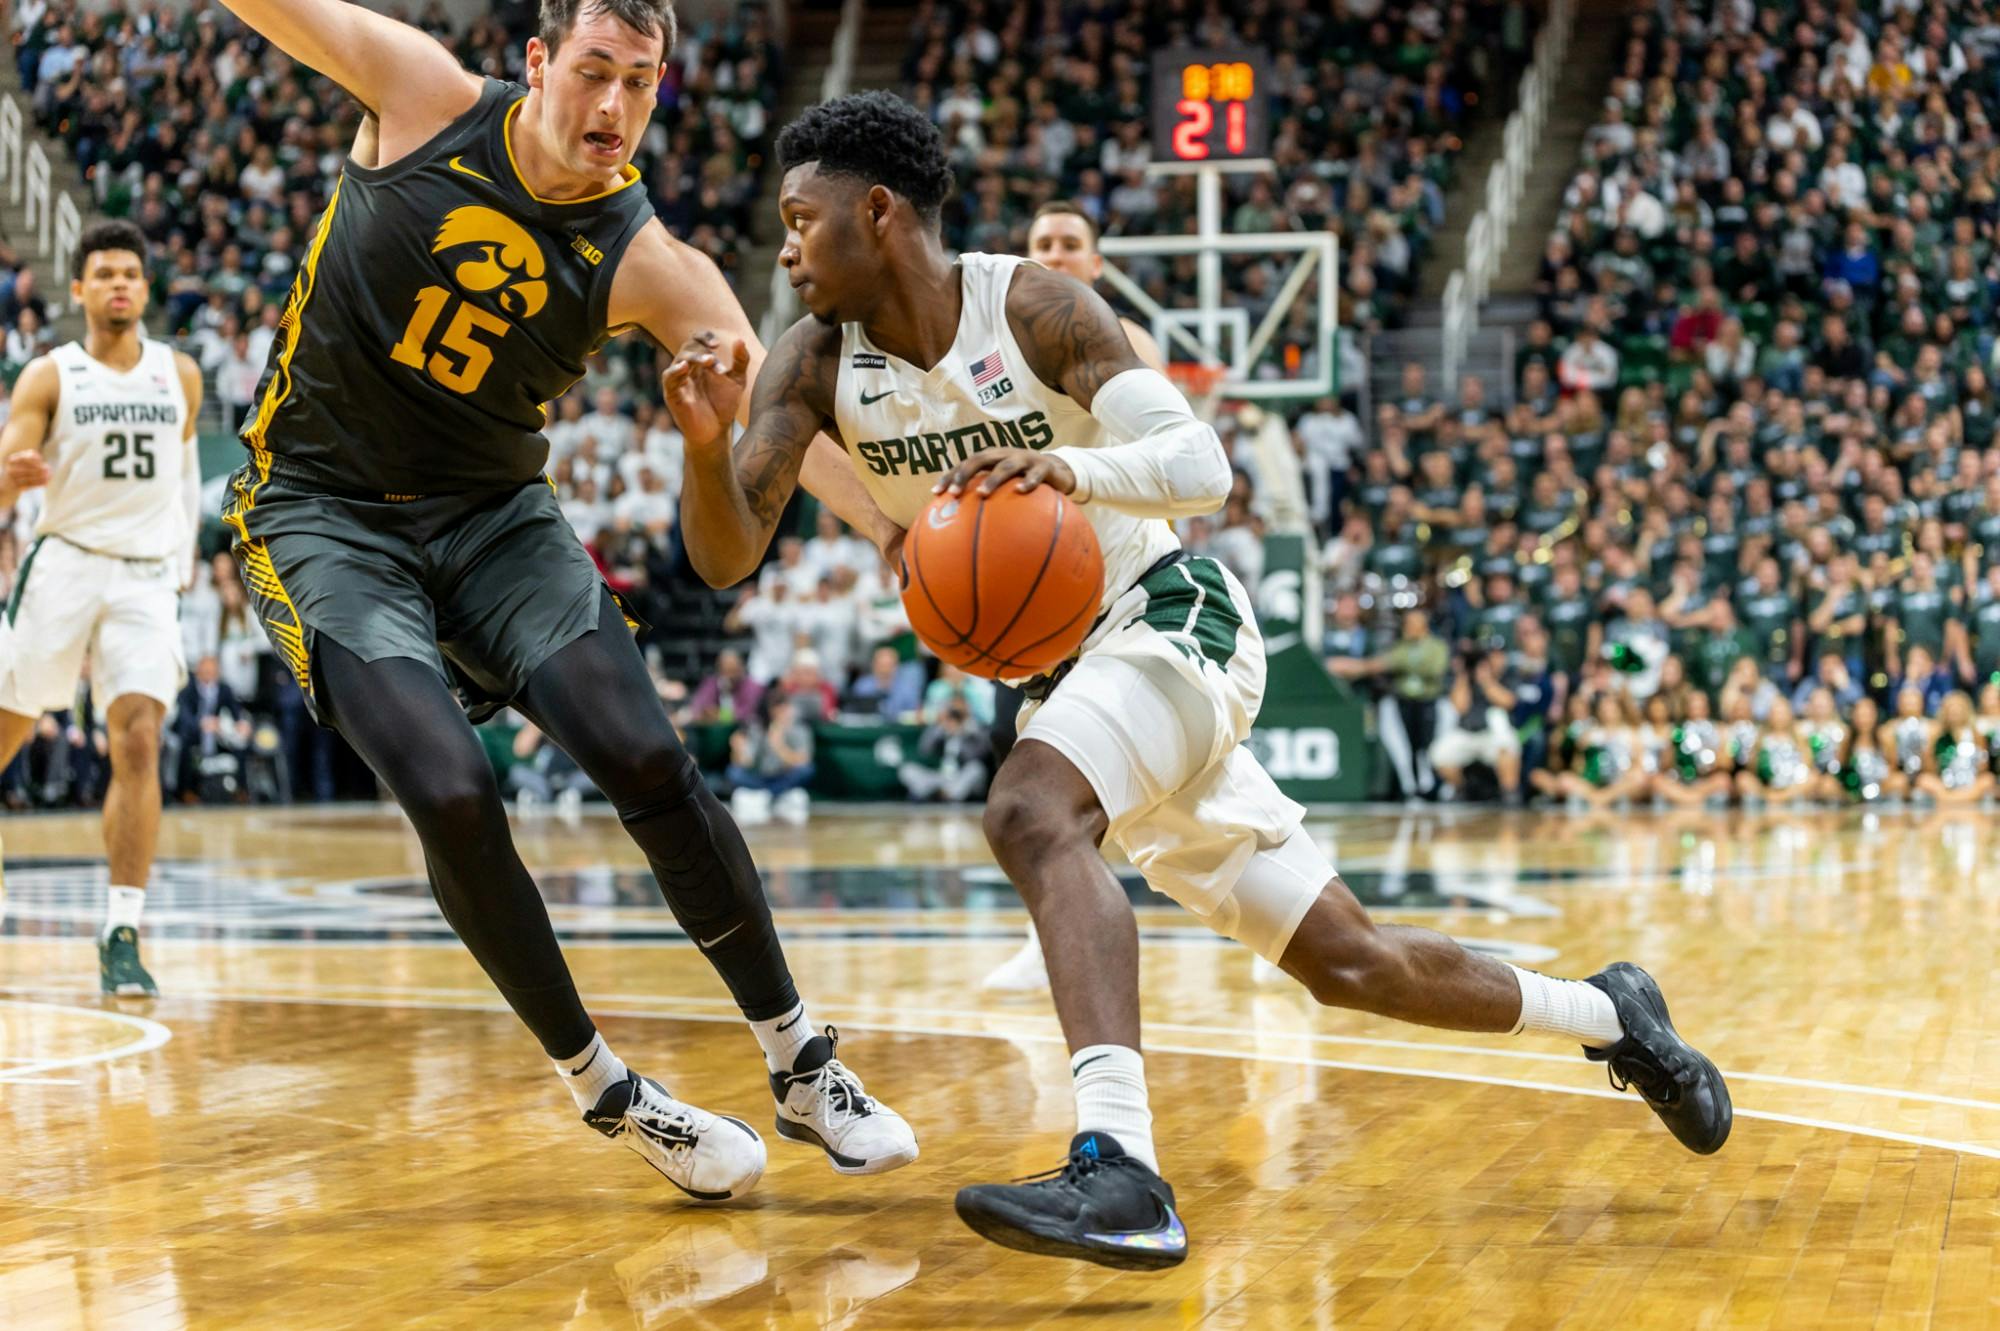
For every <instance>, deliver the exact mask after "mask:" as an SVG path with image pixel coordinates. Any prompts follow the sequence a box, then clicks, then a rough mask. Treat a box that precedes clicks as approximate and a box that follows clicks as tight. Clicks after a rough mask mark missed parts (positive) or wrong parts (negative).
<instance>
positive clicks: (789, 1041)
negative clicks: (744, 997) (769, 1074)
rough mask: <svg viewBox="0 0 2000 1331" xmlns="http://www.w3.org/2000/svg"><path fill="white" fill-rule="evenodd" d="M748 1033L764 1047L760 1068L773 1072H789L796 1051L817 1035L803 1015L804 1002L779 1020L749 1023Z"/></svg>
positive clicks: (795, 1061) (795, 1056) (797, 1053)
mask: <svg viewBox="0 0 2000 1331" xmlns="http://www.w3.org/2000/svg"><path fill="white" fill-rule="evenodd" d="M750 1030H751V1032H752V1033H753V1034H754V1035H756V1037H757V1043H758V1044H760V1045H762V1046H764V1066H765V1067H767V1068H769V1069H770V1070H771V1071H773V1072H790V1071H791V1070H792V1067H793V1065H794V1064H796V1063H797V1062H798V1061H799V1050H801V1049H803V1048H805V1047H806V1041H808V1040H810V1039H812V1038H813V1036H815V1035H817V1034H818V1033H819V1032H817V1031H815V1030H814V1029H813V1024H812V1019H811V1018H809V1017H807V1016H806V1005H805V1004H804V1003H800V1004H799V1005H798V1006H797V1007H795V1008H793V1009H792V1010H791V1011H790V1012H787V1013H785V1015H783V1016H782V1017H772V1018H771V1019H770V1020H769V1021H753V1022H751V1023H750Z"/></svg>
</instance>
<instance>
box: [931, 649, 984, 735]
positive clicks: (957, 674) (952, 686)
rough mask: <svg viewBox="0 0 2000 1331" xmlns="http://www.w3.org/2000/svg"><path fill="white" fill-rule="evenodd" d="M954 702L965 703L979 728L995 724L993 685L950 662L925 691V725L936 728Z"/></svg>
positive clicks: (942, 666)
mask: <svg viewBox="0 0 2000 1331" xmlns="http://www.w3.org/2000/svg"><path fill="white" fill-rule="evenodd" d="M954 702H956V703H962V704H963V705H964V706H965V709H966V711H967V713H968V714H970V715H971V717H972V719H973V720H974V721H975V722H977V723H978V724H979V725H981V726H991V725H992V724H993V682H992V681H991V680H986V679H980V678H979V677H978V676H976V675H968V674H966V673H965V672H964V671H963V670H960V669H959V668H958V667H957V666H955V665H952V664H951V663H950V662H948V661H947V662H944V663H942V664H941V665H940V666H939V667H938V676H937V678H936V679H934V680H932V681H931V683H930V687H929V688H927V689H925V690H924V704H923V722H924V724H925V725H932V724H934V723H935V722H936V721H937V719H938V718H939V717H941V716H943V715H944V711H945V708H947V707H949V706H951V705H952V704H953V703H954Z"/></svg>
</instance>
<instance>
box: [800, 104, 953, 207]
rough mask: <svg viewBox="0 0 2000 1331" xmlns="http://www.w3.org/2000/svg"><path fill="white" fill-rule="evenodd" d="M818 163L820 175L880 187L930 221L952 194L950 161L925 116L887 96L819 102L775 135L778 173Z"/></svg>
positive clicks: (933, 126)
mask: <svg viewBox="0 0 2000 1331" xmlns="http://www.w3.org/2000/svg"><path fill="white" fill-rule="evenodd" d="M805 162H817V163H819V168H820V170H822V171H833V172H838V173H839V174H841V175H844V176H855V177H858V178H859V179H861V180H864V181H866V182H867V183H868V184H870V185H882V186H885V187H887V188H888V189H890V190H893V191H894V192H895V193H897V194H900V195H902V196H903V197H904V198H906V199H908V200H909V201H910V205H911V206H912V207H913V208H915V209H916V210H917V213H918V214H919V215H920V216H921V217H923V218H924V220H925V221H928V222H933V223H934V222H936V221H937V220H938V214H939V210H940V209H942V208H943V207H944V201H945V198H946V196H947V195H949V194H950V193H951V163H950V162H948V161H946V160H945V155H944V140H943V138H941V137H940V136H939V134H938V131H937V126H935V125H933V124H932V123H931V122H930V119H929V117H927V116H925V115H924V113H923V112H921V111H919V110H917V108H916V107H914V106H911V105H910V104H909V103H908V102H906V101H904V100H903V99H902V98H900V97H898V96H896V95H895V94H894V93H889V92H857V93H850V94H849V95H848V96H846V97H836V98H835V99H834V100H832V101H830V102H821V103H820V104H819V105H818V106H815V107H812V108H811V109H809V110H807V111H806V113H805V114H804V115H802V116H800V117H799V118H798V119H797V120H794V121H793V122H792V123H791V124H789V125H787V126H786V127H785V131H784V133H782V134H780V135H778V164H779V169H780V170H783V171H790V170H791V169H792V168H793V167H795V166H799V165H801V164H802V163H805Z"/></svg>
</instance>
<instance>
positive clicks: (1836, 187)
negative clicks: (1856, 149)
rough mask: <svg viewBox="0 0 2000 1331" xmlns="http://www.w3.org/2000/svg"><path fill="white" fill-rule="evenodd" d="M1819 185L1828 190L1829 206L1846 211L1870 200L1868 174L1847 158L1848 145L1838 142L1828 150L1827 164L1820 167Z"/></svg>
mask: <svg viewBox="0 0 2000 1331" xmlns="http://www.w3.org/2000/svg"><path fill="white" fill-rule="evenodd" d="M1819 187H1820V188H1821V189H1823V190H1825V191H1826V195H1827V203H1828V205H1829V207H1831V208H1836V209H1838V210H1839V211H1841V212H1845V211H1846V210H1847V209H1849V208H1858V207H1860V206H1862V205H1863V204H1865V203H1866V202H1867V201H1868V175H1867V173H1866V172H1864V171H1863V170H1862V169H1861V168H1860V167H1859V166H1858V165H1856V164H1855V163H1853V162H1850V161H1849V160H1848V159H1847V145H1846V144H1844V143H1836V144H1834V145H1833V146H1832V147H1830V148H1828V149H1827V150H1826V165H1825V166H1824V167H1822V168H1821V169H1820V173H1819Z"/></svg>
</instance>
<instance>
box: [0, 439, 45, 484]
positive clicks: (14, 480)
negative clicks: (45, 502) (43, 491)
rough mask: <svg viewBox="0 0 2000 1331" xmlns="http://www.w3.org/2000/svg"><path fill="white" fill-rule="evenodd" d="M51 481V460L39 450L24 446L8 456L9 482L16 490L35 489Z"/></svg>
mask: <svg viewBox="0 0 2000 1331" xmlns="http://www.w3.org/2000/svg"><path fill="white" fill-rule="evenodd" d="M48 483H49V460H48V459H47V458H45V457H43V456H42V455H41V453H40V452H39V451H37V450H36V449H32V448H24V449H22V450H21V451H20V452H18V453H12V454H9V455H8V457H7V484H9V485H11V486H13V487H14V488H15V489H16V490H33V489H36V488H38V487H40V486H44V485H47V484H48Z"/></svg>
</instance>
